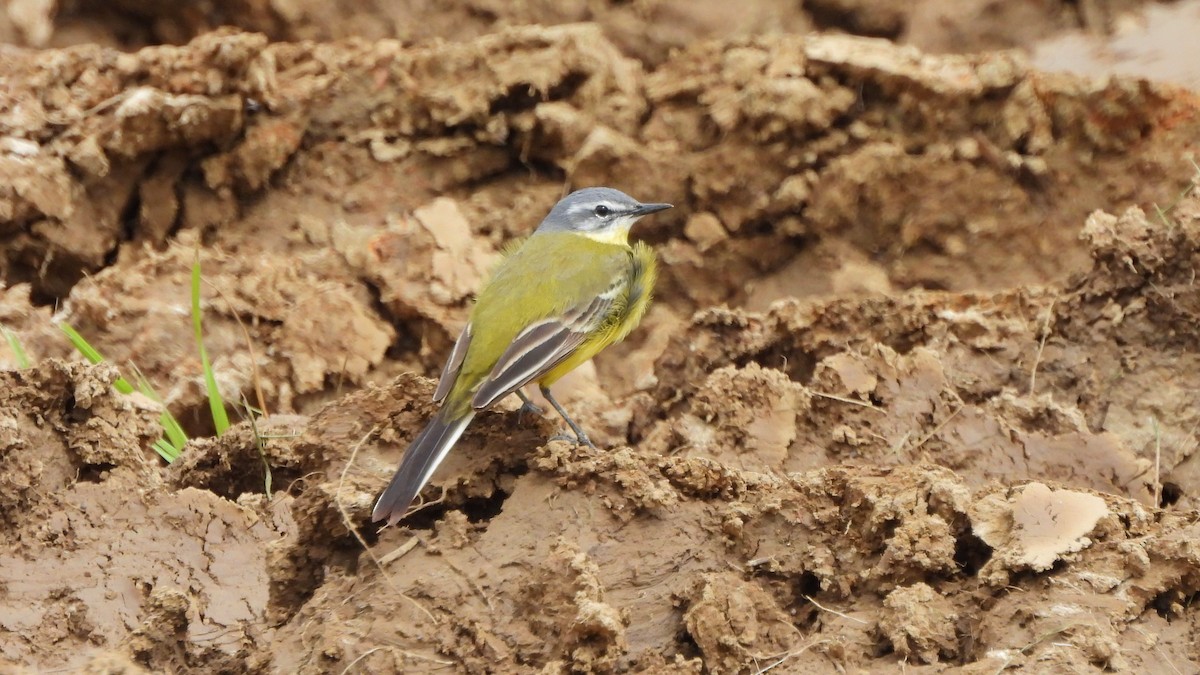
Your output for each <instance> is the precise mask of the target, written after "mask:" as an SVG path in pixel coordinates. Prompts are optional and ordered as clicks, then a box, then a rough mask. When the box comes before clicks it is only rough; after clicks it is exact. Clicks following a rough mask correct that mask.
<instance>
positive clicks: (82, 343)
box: [58, 322, 133, 394]
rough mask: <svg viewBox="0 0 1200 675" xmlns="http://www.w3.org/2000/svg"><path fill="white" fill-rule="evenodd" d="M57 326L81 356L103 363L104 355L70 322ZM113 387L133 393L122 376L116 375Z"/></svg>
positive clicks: (123, 391) (124, 392)
mask: <svg viewBox="0 0 1200 675" xmlns="http://www.w3.org/2000/svg"><path fill="white" fill-rule="evenodd" d="M58 327H59V328H61V329H62V332H64V333H66V334H67V339H68V340H70V341H71V344H72V345H75V349H76V350H78V351H79V353H80V354H83V358H85V359H87V360H88V361H90V362H91V363H104V356H102V355H101V354H100V352H98V351H96V348H95V347H93V346H92V345H91V343H89V342H88V341H87V340H86V339H84V337H83V336H82V335H80V334H79V331H77V330H75V329H74V328H72V327H71V324H69V323H66V322H63V323H60V324H58ZM113 387H115V388H116V390H117V391H119V392H121V393H122V394H132V393H133V385H132V384H129V380H126V379H125V378H123V377H118V378H117V381H116V382H113Z"/></svg>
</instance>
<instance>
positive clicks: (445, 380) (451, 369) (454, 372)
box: [433, 323, 471, 403]
mask: <svg viewBox="0 0 1200 675" xmlns="http://www.w3.org/2000/svg"><path fill="white" fill-rule="evenodd" d="M469 346H471V324H469V323H468V324H467V325H466V327H464V328H463V329H462V332H461V333H459V334H458V340H455V342H454V349H452V350H450V358H448V359H446V365H445V366H443V367H442V377H441V379H439V380H438V386H437V390H435V391H434V392H433V402H434V403H441V402H442V400H443V399H445V398H446V395H447V394H449V393H450V390H451V389H453V388H454V381H455V380H457V379H458V371H459V369H460V368H462V364H463V359H464V358H466V356H467V347H469Z"/></svg>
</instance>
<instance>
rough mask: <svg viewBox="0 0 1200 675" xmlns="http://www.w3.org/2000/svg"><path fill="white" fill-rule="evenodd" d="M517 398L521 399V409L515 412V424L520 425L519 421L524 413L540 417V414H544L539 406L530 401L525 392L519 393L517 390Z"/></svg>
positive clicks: (523, 416)
mask: <svg viewBox="0 0 1200 675" xmlns="http://www.w3.org/2000/svg"><path fill="white" fill-rule="evenodd" d="M517 396H520V397H521V409H520V410H518V411H517V424H520V423H521V421H522V420H523V419H524V418H525V414H526V413H531V414H534V415H538V416H541V414H542V413H544V412H546V411H545V410H542V407H541V406H540V405H538V404H536V403H534V402H533V401H530V400H529V397H528V396H526V395H525V392H523V391H521V390H520V389H518V390H517Z"/></svg>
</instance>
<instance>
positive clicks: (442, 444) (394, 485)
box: [371, 408, 475, 525]
mask: <svg viewBox="0 0 1200 675" xmlns="http://www.w3.org/2000/svg"><path fill="white" fill-rule="evenodd" d="M473 417H475V412H474V411H472V410H470V409H468V410H467V412H466V413H465V414H463V415H461V416H460V417H454V416H453V414H452V413H450V411H449V410H447V409H446V408H442V409H441V410H439V411H438V413H437V414H436V415H434V417H433V419H432V420H430V421H429V424H427V425H426V426H425V429H424V430H422V431H421V433H420V434H418V435H417V437H416V439H414V440H413V442H412V445H410V446H408V451H407V452H405V453H404V459H403V460H401V461H400V468H399V469H396V475H395V476H392V482H391V483H388V486H387V489H386V490H384V491H383V494H381V495H379V501H377V502H375V510H374V511H372V512H371V520H372V521H380V520H383V519H384V518H387V521H388V525H395V524H396V523H397V522H399V521H400V519H401V518H403V517H404V513H405V512H406V511H408V507H409V506H410V505H411V504H412V502H413V500H414V499H416V497H417V493H419V492H420V491H421V488H423V487H425V484H426V483H428V482H429V478H430V477H431V476H433V472H434V470H435V469H437V467H438V465H439V464H441V463H442V460H443V459H445V458H446V453H448V452H450V448H452V447H454V443H455V442H456V441H458V437H459V436H461V435H462V432H463V431H464V430H465V429H466V428H467V425H468V424H470V423H471V419H472V418H473Z"/></svg>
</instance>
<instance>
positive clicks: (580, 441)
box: [550, 433, 598, 450]
mask: <svg viewBox="0 0 1200 675" xmlns="http://www.w3.org/2000/svg"><path fill="white" fill-rule="evenodd" d="M550 440H552V441H573V442H574V443H575V445H576V446H580V445H586V446H587V447H589V448H591V449H593V450H597V449H598V448H597V447H596V444H595V443H593V442H592V439H590V438H588V435H587V434H577V435H574V436H572V435H571V434H567V433H561V434H554V435H553V436H551V437H550Z"/></svg>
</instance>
